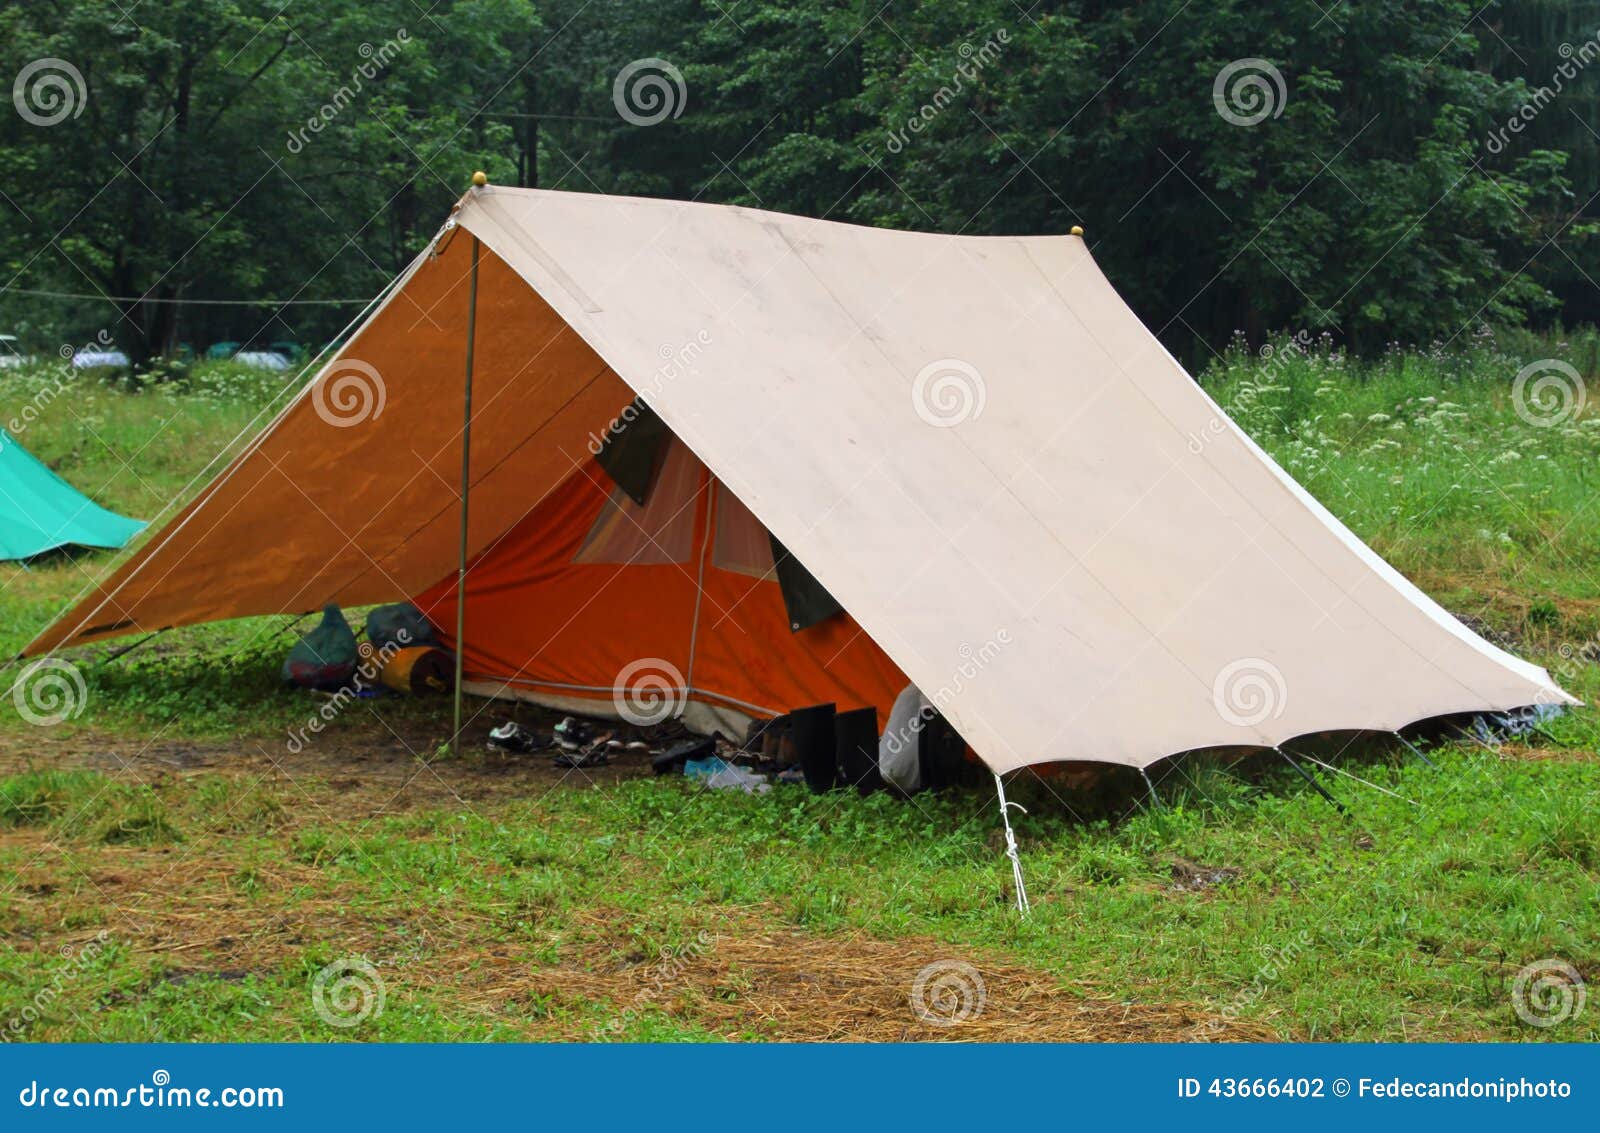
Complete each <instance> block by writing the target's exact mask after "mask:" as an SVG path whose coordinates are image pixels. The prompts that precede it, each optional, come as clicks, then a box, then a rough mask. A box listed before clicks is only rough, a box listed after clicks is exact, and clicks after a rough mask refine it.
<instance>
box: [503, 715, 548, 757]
mask: <svg viewBox="0 0 1600 1133" xmlns="http://www.w3.org/2000/svg"><path fill="white" fill-rule="evenodd" d="M548 746H550V745H549V741H548V740H545V739H542V738H541V737H540V736H538V735H536V734H535V733H533V732H530V731H528V729H526V728H524V727H523V726H522V725H521V724H519V723H517V722H516V721H515V720H508V721H507V722H506V723H504V724H501V725H500V726H499V727H498V728H496V729H494V731H492V732H490V733H489V750H490V751H509V752H513V753H515V754H517V755H527V754H528V753H529V752H533V751H539V750H541V749H543V748H546V747H548Z"/></svg>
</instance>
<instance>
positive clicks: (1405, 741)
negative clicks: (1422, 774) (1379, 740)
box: [1394, 732, 1439, 771]
mask: <svg viewBox="0 0 1600 1133" xmlns="http://www.w3.org/2000/svg"><path fill="white" fill-rule="evenodd" d="M1394 738H1395V739H1397V740H1399V741H1400V742H1401V743H1403V744H1405V745H1406V747H1407V748H1408V749H1410V751H1411V754H1412V755H1414V756H1416V757H1417V758H1418V759H1420V760H1422V762H1423V763H1426V764H1427V765H1428V766H1429V767H1431V768H1433V769H1434V770H1435V771H1437V770H1439V765H1438V764H1437V763H1435V762H1434V761H1433V760H1431V759H1429V758H1428V757H1427V756H1425V755H1423V754H1422V749H1421V748H1419V747H1418V746H1417V745H1416V744H1414V743H1412V742H1411V741H1410V740H1408V739H1406V738H1405V737H1404V736H1402V735H1401V734H1400V733H1399V732H1396V733H1395V734H1394Z"/></svg>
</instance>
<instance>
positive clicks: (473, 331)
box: [450, 236, 479, 756]
mask: <svg viewBox="0 0 1600 1133" xmlns="http://www.w3.org/2000/svg"><path fill="white" fill-rule="evenodd" d="M478 249H479V244H478V238H477V237H476V236H474V237H473V238H472V275H471V277H470V281H469V282H468V284H467V376H466V381H465V383H463V386H462V394H461V407H462V408H461V545H460V547H459V549H458V554H457V558H456V707H455V725H454V727H453V728H452V729H451V731H450V754H451V755H456V756H459V755H460V754H461V668H462V658H463V656H464V654H465V652H466V634H467V491H468V489H469V488H470V486H471V483H472V480H471V477H472V345H473V339H474V338H476V337H477V331H478Z"/></svg>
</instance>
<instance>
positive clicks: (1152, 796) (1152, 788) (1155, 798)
mask: <svg viewBox="0 0 1600 1133" xmlns="http://www.w3.org/2000/svg"><path fill="white" fill-rule="evenodd" d="M1139 774H1140V775H1142V776H1144V785H1145V786H1146V787H1149V788H1150V801H1151V802H1152V803H1154V804H1155V809H1156V810H1160V809H1161V796H1160V795H1158V794H1156V785H1155V784H1154V783H1152V782H1151V781H1150V772H1148V771H1146V770H1145V769H1144V768H1143V767H1141V768H1139Z"/></svg>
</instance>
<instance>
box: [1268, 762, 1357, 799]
mask: <svg viewBox="0 0 1600 1133" xmlns="http://www.w3.org/2000/svg"><path fill="white" fill-rule="evenodd" d="M1272 750H1273V751H1275V752H1277V753H1278V754H1279V755H1281V756H1283V758H1284V762H1286V763H1287V764H1288V765H1289V766H1290V767H1293V768H1294V769H1295V771H1296V772H1298V773H1299V775H1300V778H1302V779H1304V780H1305V781H1306V782H1307V783H1310V784H1311V786H1312V787H1313V788H1314V789H1315V790H1316V792H1317V794H1319V795H1321V796H1322V797H1323V798H1325V799H1327V800H1328V802H1329V804H1330V805H1332V807H1333V809H1334V810H1336V811H1338V812H1339V813H1340V814H1349V813H1350V808H1349V807H1347V806H1345V805H1344V804H1343V803H1342V802H1340V801H1339V800H1338V799H1336V798H1334V797H1333V795H1332V794H1330V793H1329V791H1328V788H1326V787H1324V786H1323V785H1322V784H1321V783H1319V782H1317V778H1316V776H1314V775H1312V774H1311V772H1309V771H1307V770H1306V769H1305V768H1304V767H1301V766H1300V764H1299V763H1297V762H1295V758H1294V756H1292V755H1290V754H1289V753H1288V752H1286V751H1284V750H1283V749H1282V748H1281V747H1275V748H1273V749H1272Z"/></svg>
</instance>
